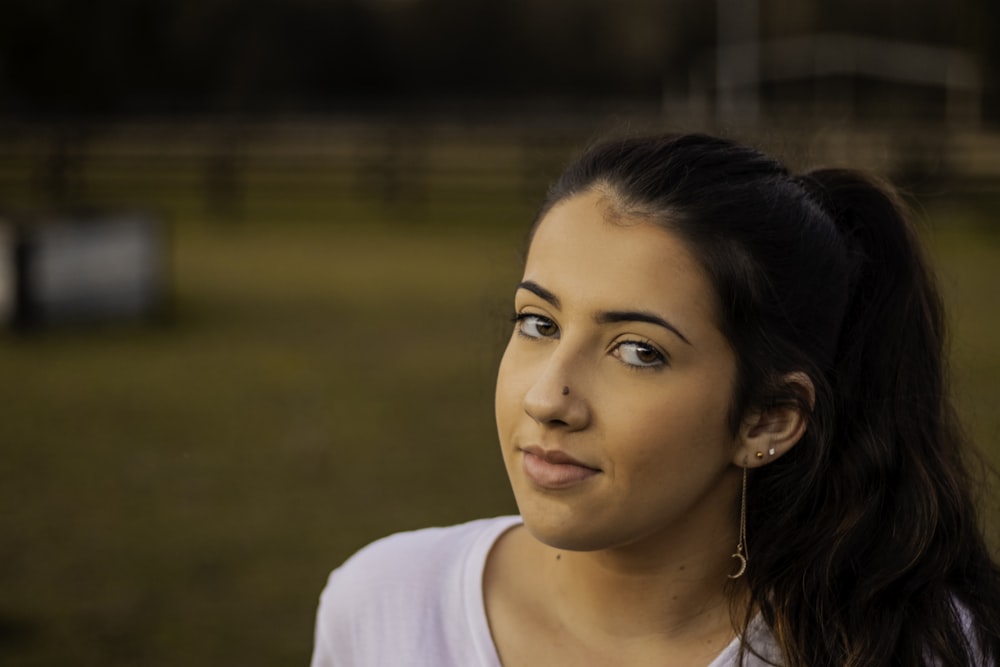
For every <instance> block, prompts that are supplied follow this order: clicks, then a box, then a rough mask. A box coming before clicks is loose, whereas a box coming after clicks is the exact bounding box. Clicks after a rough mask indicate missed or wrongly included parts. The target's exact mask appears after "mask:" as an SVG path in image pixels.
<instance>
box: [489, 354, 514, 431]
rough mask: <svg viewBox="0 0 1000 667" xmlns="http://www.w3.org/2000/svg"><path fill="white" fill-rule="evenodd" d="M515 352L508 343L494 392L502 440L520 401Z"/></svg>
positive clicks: (498, 429) (494, 407) (498, 426)
mask: <svg viewBox="0 0 1000 667" xmlns="http://www.w3.org/2000/svg"><path fill="white" fill-rule="evenodd" d="M515 369H516V364H515V360H514V352H513V350H512V349H511V346H510V345H508V346H507V349H506V350H505V351H504V354H503V357H501V359H500V367H499V368H498V369H497V386H496V393H495V394H494V404H493V409H494V413H495V416H496V421H497V431H498V432H499V435H500V438H501V441H502V440H503V438H504V435H505V430H506V427H508V426H509V422H510V419H511V417H512V415H513V414H514V412H513V410H515V409H516V408H515V406H516V404H517V403H518V398H517V396H518V389H517V380H516V377H517V374H516V373H515Z"/></svg>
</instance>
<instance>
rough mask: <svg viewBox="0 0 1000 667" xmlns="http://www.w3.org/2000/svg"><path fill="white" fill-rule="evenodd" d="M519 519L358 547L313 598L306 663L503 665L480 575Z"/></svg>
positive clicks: (721, 659) (729, 657) (728, 658)
mask: <svg viewBox="0 0 1000 667" xmlns="http://www.w3.org/2000/svg"><path fill="white" fill-rule="evenodd" d="M520 523H521V519H520V517H517V516H505V517H497V518H493V519H481V520H479V521H472V522H470V523H464V524H460V525H457V526H451V527H448V528H426V529H423V530H417V531H413V532H408V533H397V534H396V535H391V536H389V537H386V538H383V539H381V540H378V541H377V542H373V543H372V544H370V545H368V546H367V547H365V548H363V549H362V550H361V551H359V552H358V553H356V554H355V555H354V556H352V557H351V558H349V559H348V560H347V562H345V563H344V564H343V565H342V566H340V567H339V568H337V569H336V570H334V571H333V573H332V574H331V575H330V579H329V582H328V583H327V586H326V588H325V589H324V591H323V594H322V595H321V596H320V604H319V612H318V614H317V618H316V641H315V648H314V652H313V657H312V667H383V666H384V667H501V665H500V659H499V657H498V656H497V650H496V646H495V645H494V643H493V638H492V636H491V635H490V628H489V623H488V622H487V620H486V607H485V604H484V602H483V570H484V568H485V566H486V557H487V556H488V555H489V552H490V550H491V549H492V548H493V545H494V544H495V543H496V541H497V539H498V538H499V537H500V535H502V534H503V533H504V532H505V531H506V530H507V529H508V528H510V527H512V526H515V525H518V524H520ZM755 634H756V633H755ZM757 647H758V648H760V646H759V644H758V646H757ZM738 655H739V640H734V641H733V642H732V643H731V644H730V645H729V646H727V647H726V648H725V649H724V650H723V651H722V653H720V654H719V656H718V657H717V658H716V659H715V660H713V661H712V663H711V664H710V665H709V666H708V667H729V666H730V665H736V664H737V656H738ZM762 664H764V663H761V662H759V661H757V660H755V659H754V658H753V657H752V656H748V658H747V661H746V665H747V667H756V666H758V665H762Z"/></svg>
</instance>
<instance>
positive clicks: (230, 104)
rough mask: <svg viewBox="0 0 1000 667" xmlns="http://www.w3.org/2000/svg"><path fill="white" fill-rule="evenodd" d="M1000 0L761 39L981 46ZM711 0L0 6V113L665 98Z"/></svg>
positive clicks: (840, 18)
mask: <svg viewBox="0 0 1000 667" xmlns="http://www.w3.org/2000/svg"><path fill="white" fill-rule="evenodd" d="M998 7H1000V4H998V3H995V2H993V1H992V0H960V1H958V2H953V3H942V2H939V0H933V1H931V0H907V1H906V2H905V3H904V2H903V1H902V0H867V1H866V0H844V1H842V2H837V3H827V2H821V1H820V0H813V1H812V2H799V3H791V2H787V1H786V0H760V14H761V19H760V30H761V34H762V36H763V37H764V38H768V37H776V36H782V35H794V34H805V33H810V32H823V31H826V32H830V31H838V32H856V33H862V34H867V35H873V36H883V37H891V38H897V39H904V40H912V41H923V42H930V43H937V44H947V45H952V46H955V45H958V46H964V47H968V48H970V49H973V50H974V52H975V53H976V54H977V56H978V58H979V59H980V62H981V63H982V65H983V69H984V76H985V78H986V80H987V81H991V80H993V79H994V78H996V77H995V74H996V73H997V72H1000V47H998V46H997V45H996V44H997V40H995V39H993V35H994V33H995V32H996V30H995V27H1000V9H998ZM715 12H716V3H715V2H711V1H705V0H617V1H616V2H610V1H607V0H545V1H544V2H538V1H536V0H249V1H248V0H141V1H140V0H89V1H88V2H79V1H77V0H36V1H34V2H11V3H7V4H6V6H5V7H4V8H3V11H2V13H0V113H4V114H14V115H18V114H56V115H60V114H89V113H94V114H109V113H111V114H130V113H149V112H155V113H164V112H166V113H169V112H206V111H207V112H212V111H222V112H244V111H250V112H252V111H262V112H269V111H284V110H291V111H324V110H338V109H343V108H351V107H352V106H357V105H362V106H363V105H366V104H375V105H383V106H388V105H392V104H395V103H399V104H403V103H409V102H414V101H416V102H420V101H433V100H449V99H456V98H462V99H470V98H471V99H481V100H485V101H491V100H504V99H531V100H556V101H561V103H566V102H567V101H570V102H572V101H573V100H580V99H600V98H615V99H619V98H625V99H637V100H656V99H657V98H658V97H659V95H660V94H661V91H662V89H663V87H664V86H665V85H668V86H672V87H674V88H683V87H684V86H686V85H687V81H688V77H689V73H690V71H691V69H692V67H693V66H694V65H695V64H696V63H697V62H698V61H699V59H702V60H703V59H704V54H706V53H710V52H711V49H712V48H713V46H714V44H715V39H716V27H715V26H716V22H715V20H716V16H715Z"/></svg>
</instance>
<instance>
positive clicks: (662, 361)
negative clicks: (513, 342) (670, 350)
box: [511, 313, 670, 371]
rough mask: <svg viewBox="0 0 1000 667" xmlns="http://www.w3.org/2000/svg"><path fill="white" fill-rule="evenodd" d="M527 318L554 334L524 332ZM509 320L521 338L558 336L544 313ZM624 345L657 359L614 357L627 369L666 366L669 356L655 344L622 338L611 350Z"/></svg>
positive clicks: (650, 368) (656, 368)
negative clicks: (639, 360) (644, 361)
mask: <svg viewBox="0 0 1000 667" xmlns="http://www.w3.org/2000/svg"><path fill="white" fill-rule="evenodd" d="M528 320H537V321H539V322H541V323H542V324H543V325H548V326H554V327H556V335H553V336H532V335H530V334H526V333H524V329H523V327H522V323H523V322H525V321H528ZM511 322H512V323H513V324H514V327H515V330H516V332H517V335H518V336H521V337H522V338H527V339H528V340H539V339H541V338H558V331H559V329H558V326H557V325H556V323H555V322H553V321H552V320H551V319H549V318H548V317H545V316H544V315H538V314H536V313H514V315H513V316H512V317H511ZM625 346H631V347H632V348H634V349H635V350H637V351H638V350H642V351H647V352H653V353H655V354H656V357H657V360H656V362H654V363H651V364H648V365H642V364H630V363H628V362H627V361H625V360H624V359H622V358H621V356H619V355H618V354H616V355H615V357H616V358H617V359H618V360H619V361H620V362H621V363H622V364H623V365H624V366H625V367H626V368H628V369H629V370H633V371H645V370H658V369H660V368H662V367H664V366H668V365H669V363H670V359H669V357H667V355H666V354H664V353H663V352H661V351H660V350H659V349H658V348H657V347H656V346H655V345H653V344H652V343H650V342H648V341H645V340H623V341H620V342H619V343H617V344H616V345H615V347H614V348H613V350H616V351H620V350H621V349H622V348H623V347H625Z"/></svg>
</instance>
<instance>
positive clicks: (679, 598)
mask: <svg viewBox="0 0 1000 667" xmlns="http://www.w3.org/2000/svg"><path fill="white" fill-rule="evenodd" d="M662 542H663V539H660V538H658V537H651V538H649V539H648V540H645V541H644V542H643V543H642V544H634V545H627V546H624V547H620V548H615V549H606V550H602V551H595V552H573V551H560V550H557V549H553V548H551V547H548V546H545V545H542V544H540V543H539V544H538V545H537V546H538V548H539V550H540V552H541V553H540V554H539V555H540V557H541V558H542V559H543V562H544V563H546V565H545V570H546V571H547V579H548V580H549V581H550V582H551V585H552V586H553V588H554V589H555V591H554V592H555V594H556V597H555V599H557V600H559V601H560V607H561V610H560V614H561V615H563V616H564V618H565V620H566V621H567V622H572V623H574V625H577V624H578V627H584V628H589V631H590V632H596V633H599V634H603V635H606V636H609V637H611V636H613V637H619V638H620V637H624V636H651V635H655V636H658V637H660V638H663V639H669V640H680V639H683V638H685V637H687V638H696V637H702V636H704V635H717V634H719V633H720V632H721V630H720V629H721V628H726V629H727V630H728V629H730V628H731V622H730V606H729V602H730V598H729V595H728V594H727V585H726V584H727V583H728V582H729V581H730V580H729V579H728V578H727V574H729V573H730V572H732V571H733V560H732V558H731V556H730V554H731V552H732V551H733V548H734V545H735V535H732V536H730V535H725V536H724V537H722V538H719V539H716V540H713V541H712V542H711V543H710V544H705V545H699V546H694V547H692V546H691V545H690V544H684V542H683V540H674V541H673V543H672V544H670V545H666V544H662ZM731 542H732V543H731ZM726 634H727V636H728V634H729V632H728V631H727V632H726Z"/></svg>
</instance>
